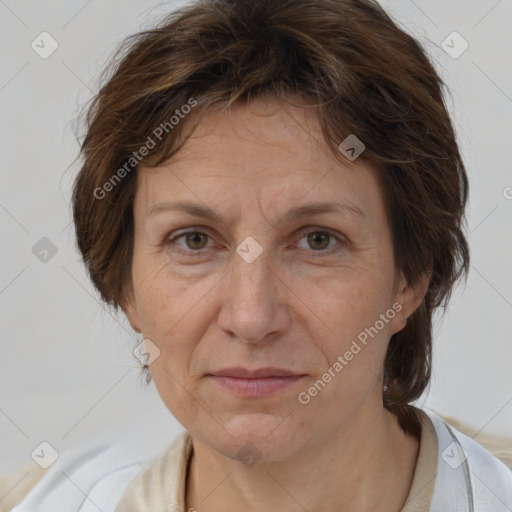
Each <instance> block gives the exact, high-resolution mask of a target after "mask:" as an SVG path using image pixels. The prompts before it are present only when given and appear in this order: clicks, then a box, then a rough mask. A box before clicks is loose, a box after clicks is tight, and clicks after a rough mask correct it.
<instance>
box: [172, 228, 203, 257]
mask: <svg viewBox="0 0 512 512" xmlns="http://www.w3.org/2000/svg"><path fill="white" fill-rule="evenodd" d="M178 240H180V241H182V243H178ZM209 240H210V241H211V238H210V236H209V235H207V234H206V233H203V232H202V231H188V232H185V233H180V234H178V235H176V236H174V237H172V238H170V239H169V241H168V242H167V244H168V245H177V246H178V247H179V248H181V249H178V250H179V252H182V253H183V254H185V253H186V254H191V253H196V254H202V252H203V250H206V249H209V247H207V243H208V241H209Z"/></svg>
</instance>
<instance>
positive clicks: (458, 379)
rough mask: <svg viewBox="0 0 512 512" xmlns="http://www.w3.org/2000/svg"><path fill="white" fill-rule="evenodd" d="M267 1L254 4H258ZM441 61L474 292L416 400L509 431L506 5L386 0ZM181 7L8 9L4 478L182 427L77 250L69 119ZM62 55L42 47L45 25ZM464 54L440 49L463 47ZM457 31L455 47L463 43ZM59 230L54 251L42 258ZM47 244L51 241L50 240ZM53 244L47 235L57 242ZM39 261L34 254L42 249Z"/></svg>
mask: <svg viewBox="0 0 512 512" xmlns="http://www.w3.org/2000/svg"><path fill="white" fill-rule="evenodd" d="M255 1H257V0H255ZM382 3H383V5H384V6H385V7H386V8H387V10H388V12H390V13H391V14H392V15H393V16H394V17H395V19H397V20H398V21H399V23H400V24H401V25H402V26H403V27H405V28H406V30H407V31H409V32H411V33H413V34H415V35H416V36H417V37H418V38H419V39H420V40H421V41H422V42H423V43H424V45H425V46H426V48H427V49H428V51H429V53H430V54H431V55H432V57H433V59H434V60H435V61H436V62H437V67H438V69H439V72H440V73H441V75H442V76H443V78H444V80H445V82H446V83H447V85H448V87H449V88H450V89H451V94H450V95H449V96H448V98H447V101H448V105H449V108H450V111H451V112H452V115H453V118H454V120H455V123H456V128H457V132H458V137H459V140H460V143H461V147H462V151H463V155H464V158H465V162H466V164H467V170H468V173H469V179H470V184H471V193H470V207H469V210H468V238H469V241H470V245H471V251H472V265H471V271H470V275H469V280H468V285H467V286H466V288H465V289H464V288H463V287H462V286H461V287H459V288H458V289H457V290H456V291H455V292H454V294H453V297H452V302H451V305H450V308H449V310H448V312H447V314H446V316H445V318H444V321H443V322H438V323H437V325H436V329H435V338H436V339H435V345H434V375H433V380H432V385H431V388H430V391H429V393H428V394H426V396H425V397H424V398H422V399H421V400H420V401H419V404H420V405H427V406H429V407H432V408H433V409H434V410H436V411H438V412H441V413H448V414H450V415H452V416H455V417H457V418H458V419H461V420H464V421H466V422H467V423H469V424H470V425H471V426H472V427H474V428H475V429H479V430H481V431H482V432H484V433H489V434H509V435H512V378H511V368H512V344H511V334H510V332H511V328H512V270H511V265H510V262H511V261H512V242H511V240H512V222H511V221H512V215H511V214H512V173H511V170H510V162H511V161H512V158H511V157H512V155H511V142H512V140H511V137H510V135H511V132H510V125H511V122H510V121H511V118H510V116H511V111H512V87H511V86H512V76H511V73H512V71H511V70H512V67H511V66H510V61H509V56H510V52H511V51H512V44H511V43H512V35H511V32H510V29H509V26H510V25H509V22H510V19H512V2H511V1H510V0H501V1H496V0H479V1H476V0H473V1H467V0H456V1H447V0H431V1H428V2H421V1H419V0H415V1H411V0H394V1H393V0H386V1H383V2H382ZM175 5H178V4H177V2H165V3H162V2H160V3H159V2H148V1H142V0H130V1H122V2H121V1H109V2H106V1H101V2H100V1H98V0H90V1H83V0H80V1H79V0H76V1H74V0H69V1H55V0H52V1H45V2H41V1H36V0H33V1H23V0H20V1H14V0H0V33H1V34H2V36H1V37H2V51H1V70H2V73H1V75H0V108H1V111H0V119H1V124H0V126H1V134H0V140H1V168H2V175H1V188H0V222H1V233H2V239H3V243H2V244H1V255H2V259H1V261H2V265H1V269H0V304H1V311H2V316H1V319H2V325H1V329H2V330H1V332H2V343H1V357H0V471H1V472H5V471H10V470H12V469H14V468H15V467H16V466H18V465H19V464H21V463H23V462H26V461H29V460H30V453H31V452H32V450H33V449H34V448H35V447H36V446H37V445H38V444H39V443H40V442H41V441H43V440H45V441H48V442H50V443H51V444H52V445H53V446H54V447H55V448H56V449H57V450H58V451H62V450H65V449H67V448H68V447H72V446H75V445H77V444H80V443H82V442H84V440H87V439H90V438H91V436H94V435H96V434H97V433H99V432H101V431H103V430H105V429H109V430H112V431H113V432H116V429H132V430H133V431H134V432H136V433H137V435H140V439H141V440H144V442H147V443H148V446H151V447H153V448H155V450H156V449H159V447H161V446H162V445H163V444H166V443H167V441H170V440H172V439H173V438H174V437H175V436H176V434H178V432H180V431H181V430H182V427H181V425H179V424H178V422H177V421H176V420H175V419H174V418H173V417H172V416H171V414H170V413H169V412H168V410H167V409H166V408H165V406H164V405H163V404H162V403H161V401H160V398H159V397H158V394H157V393H156V391H155V388H154V386H153V385H151V386H150V387H149V388H145V387H144V386H143V385H142V380H141V379H140V377H139V375H140V374H139V370H138V361H137V360H136V359H135V358H134V356H133V354H132V350H133V348H134V347H135V346H136V345H137V343H138V342H139V341H140V339H139V338H137V336H136V335H135V334H134V333H133V332H132V331H131V328H130V326H129V324H128V323H127V321H126V320H124V319H123V318H114V317H112V316H111V315H110V313H109V312H108V311H107V310H105V309H104V308H102V307H101V305H100V303H99V302H98V297H97V295H96V293H95V291H94V290H93V288H92V286H91V284H90V283H89V281H88V279H87V276H86V274H85V271H84V268H83V266H82V264H81V262H80V259H79V256H78V253H77V252H76V251H75V249H74V238H73V236H74V235H73V228H72V225H71V224H70V220H71V216H70V210H69V201H70V187H71V183H72V179H73V177H74V176H75V173H76V170H77V167H76V166H75V167H72V168H69V169H68V167H69V166H70V164H71V163H72V161H73V159H74V158H75V157H76V156H77V151H78V144H77V142H76V140H75V137H74V134H73V125H72V121H73V119H74V117H75V116H76V113H77V111H78V107H79V106H81V105H83V103H84V102H85V101H86V100H88V99H89V98H90V97H91V94H93V93H94V92H95V91H96V88H97V77H98V73H99V71H100V70H102V68H103V65H104V64H105V62H106V60H107V58H108V56H109V55H110V53H111V52H112V50H113V49H114V48H115V46H116V45H117V44H118V43H119V42H120V41H121V39H122V38H123V37H124V36H126V35H128V34H130V33H133V32H134V31H137V30H139V29H140V28H143V27H144V28H147V27H149V26H151V25H152V24H153V23H154V22H155V21H156V20H157V19H158V18H159V16H160V15H161V14H163V13H165V12H168V11H169V10H171V9H172V8H173V7H174V6H175ZM43 31H46V32H48V33H49V34H51V36H52V37H53V38H54V39H55V40H56V41H57V43H58V48H57V50H56V51H55V52H54V53H53V54H52V55H50V56H49V57H48V58H46V59H43V58H41V57H40V56H39V55H38V54H37V53H36V52H35V51H34V50H33V49H32V47H31V43H32V41H34V40H35V39H36V38H37V37H38V36H39V34H40V33H41V32H43ZM454 31H456V32H458V33H459V34H460V36H461V37H462V38H463V39H464V41H466V42H467V44H468V48H467V49H466V51H464V53H462V54H461V55H460V56H458V58H453V57H452V56H450V55H448V54H447V53H446V52H445V51H444V50H443V48H442V47H443V44H442V42H443V41H444V40H445V39H446V38H447V37H448V36H450V37H449V38H448V39H447V43H445V44H448V45H449V46H451V47H453V48H452V49H451V50H450V51H451V52H452V53H453V52H458V51H460V50H461V49H462V48H463V46H462V45H464V44H465V43H464V41H463V40H462V39H460V38H458V36H456V35H455V36H453V35H450V34H452V33H453V32H454ZM454 38H455V39H454ZM43 237H47V238H48V239H49V240H51V242H52V243H53V244H54V245H55V247H56V249H57V252H56V254H54V255H53V256H52V257H50V255H51V253H49V256H48V261H46V262H43V261H40V259H38V258H37V257H36V255H35V254H34V252H33V247H34V246H36V248H37V247H38V246H37V245H36V244H37V243H38V242H39V241H40V240H41V239H42V238H43ZM39 243H44V242H39ZM46 243H47V242H46ZM36 252H37V251H36Z"/></svg>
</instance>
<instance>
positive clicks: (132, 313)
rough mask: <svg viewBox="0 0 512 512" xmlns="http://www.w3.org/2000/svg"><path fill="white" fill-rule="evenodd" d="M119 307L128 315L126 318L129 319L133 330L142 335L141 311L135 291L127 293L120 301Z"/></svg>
mask: <svg viewBox="0 0 512 512" xmlns="http://www.w3.org/2000/svg"><path fill="white" fill-rule="evenodd" d="M119 306H120V307H121V309H122V310H123V313H124V314H125V315H126V318H128V321H129V322H130V325H131V326H132V329H133V330H134V331H135V332H138V333H142V328H141V322H140V316H139V311H138V309H137V302H136V300H135V297H134V294H133V291H129V292H126V296H125V297H124V298H123V299H122V300H121V301H120V304H119Z"/></svg>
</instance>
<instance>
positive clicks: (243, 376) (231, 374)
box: [208, 368, 305, 398]
mask: <svg viewBox="0 0 512 512" xmlns="http://www.w3.org/2000/svg"><path fill="white" fill-rule="evenodd" d="M208 377H210V378H212V379H213V380H214V381H215V382H217V383H218V384H219V385H220V386H222V387H223V388H224V389H227V390H228V391H230V392H232V393H234V394H236V395H238V396H240V397H242V398H258V397H264V396H269V395H273V394H275V393H277V392H279V391H282V390H284V389H286V388H288V387H289V386H291V385H293V384H294V383H296V382H297V381H299V380H301V379H302V378H303V377H305V375H300V374H296V373H293V372H291V371H289V370H284V369H282V368H258V369H257V370H247V369H246V368H226V369H224V370H220V371H218V372H215V373H214V374H209V375H208Z"/></svg>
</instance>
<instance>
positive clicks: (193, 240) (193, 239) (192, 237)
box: [187, 233, 204, 249]
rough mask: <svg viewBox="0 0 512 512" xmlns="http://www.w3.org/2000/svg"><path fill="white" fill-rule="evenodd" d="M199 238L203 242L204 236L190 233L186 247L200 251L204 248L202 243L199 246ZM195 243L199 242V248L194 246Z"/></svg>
mask: <svg viewBox="0 0 512 512" xmlns="http://www.w3.org/2000/svg"><path fill="white" fill-rule="evenodd" d="M201 238H203V242H204V236H203V235H202V234H201V233H192V234H189V235H187V244H188V246H189V247H190V248H191V249H202V248H203V247H204V243H203V244H202V245H201ZM196 242H199V245H200V247H198V246H195V245H194V244H195V243H196Z"/></svg>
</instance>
